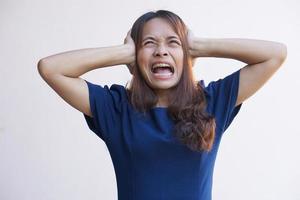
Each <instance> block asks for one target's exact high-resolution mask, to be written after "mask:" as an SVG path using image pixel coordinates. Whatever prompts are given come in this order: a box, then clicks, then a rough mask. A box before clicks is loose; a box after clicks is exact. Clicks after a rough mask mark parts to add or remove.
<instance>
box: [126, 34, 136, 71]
mask: <svg viewBox="0 0 300 200" xmlns="http://www.w3.org/2000/svg"><path fill="white" fill-rule="evenodd" d="M124 45H126V46H127V47H128V49H129V51H130V55H131V56H130V58H131V59H130V61H129V62H128V63H127V64H126V66H127V68H128V69H129V71H130V73H131V74H132V75H133V67H135V44H134V41H133V39H132V37H131V29H130V30H129V31H128V33H127V35H126V38H125V40H124Z"/></svg>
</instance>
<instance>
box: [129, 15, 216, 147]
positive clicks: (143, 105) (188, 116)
mask: <svg viewBox="0 0 300 200" xmlns="http://www.w3.org/2000/svg"><path fill="white" fill-rule="evenodd" d="M157 17H158V18H162V19H164V20H166V21H167V22H168V23H169V24H170V25H171V26H172V27H173V28H174V30H175V32H176V34H177V35H178V36H179V39H180V40H181V43H182V48H183V53H184V56H183V71H182V75H181V78H180V80H179V82H178V84H177V85H176V86H174V87H172V88H170V89H169V90H170V91H171V92H170V95H169V96H168V100H169V101H168V103H169V105H168V108H167V111H168V114H169V115H170V117H171V118H172V119H173V120H174V122H175V126H174V130H173V134H174V136H175V137H176V138H178V139H179V141H181V142H182V143H183V144H186V145H187V146H188V147H189V148H190V149H191V150H193V151H210V150H211V149H212V146H213V142H214V138H215V126H216V124H215V119H214V117H212V116H210V115H209V114H208V113H206V112H205V108H206V99H205V94H204V90H203V88H202V86H201V85H200V83H199V82H198V83H197V82H196V81H195V79H194V76H193V71H192V67H193V63H192V57H191V55H190V53H189V49H188V41H187V31H188V30H187V27H186V25H185V24H184V22H183V21H182V19H181V18H180V17H179V16H178V15H176V14H175V13H173V12H170V11H167V10H158V11H156V12H147V13H145V14H143V15H142V16H140V17H139V18H138V19H137V20H136V21H135V22H134V24H133V26H132V29H131V37H132V39H133V40H134V42H135V46H136V58H137V52H138V51H139V49H140V48H141V43H142V31H143V27H144V25H145V24H146V23H147V22H148V21H149V20H151V19H153V18H157ZM136 60H137V59H136ZM132 75H133V77H132V79H131V82H130V86H129V87H128V89H127V93H128V96H129V99H130V103H131V104H132V105H133V107H134V108H136V109H137V110H139V111H141V112H143V113H145V112H147V111H149V110H150V109H151V108H153V107H154V106H155V105H156V104H157V102H158V97H157V96H156V94H155V92H154V90H153V89H152V88H151V87H149V85H148V84H147V83H146V81H145V80H144V78H143V76H142V74H141V71H140V67H139V66H138V63H137V61H136V63H135V67H133V68H132ZM183 91H184V95H182V93H183Z"/></svg>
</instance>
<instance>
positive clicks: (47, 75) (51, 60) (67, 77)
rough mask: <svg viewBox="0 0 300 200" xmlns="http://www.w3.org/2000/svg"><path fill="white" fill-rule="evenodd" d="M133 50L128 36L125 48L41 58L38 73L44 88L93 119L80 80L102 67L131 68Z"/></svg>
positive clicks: (85, 84)
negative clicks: (47, 87)
mask: <svg viewBox="0 0 300 200" xmlns="http://www.w3.org/2000/svg"><path fill="white" fill-rule="evenodd" d="M134 59H135V47H134V43H133V41H132V39H131V38H130V36H129V35H127V37H126V39H125V44H123V45H119V46H113V47H99V48H87V49H79V50H73V51H67V52H62V53H59V54H55V55H52V56H48V57H45V58H42V59H41V60H39V62H38V65H37V66H38V71H39V73H40V75H41V77H42V78H43V79H44V80H45V81H46V82H47V84H48V85H49V86H50V87H51V88H52V89H53V90H54V91H55V92H56V93H57V94H58V95H59V96H60V97H61V98H63V99H64V100H65V101H66V102H67V103H68V104H70V105H71V106H73V107H74V108H76V109H77V110H79V111H81V112H83V113H85V114H86V115H88V116H90V117H92V113H91V110H90V105H89V92H88V87H87V83H86V82H85V81H84V80H83V79H81V78H80V77H79V76H81V75H82V74H84V73H86V72H88V71H91V70H94V69H97V68H102V67H108V66H113V65H120V64H126V65H128V64H130V63H132V62H134Z"/></svg>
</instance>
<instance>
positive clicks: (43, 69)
mask: <svg viewBox="0 0 300 200" xmlns="http://www.w3.org/2000/svg"><path fill="white" fill-rule="evenodd" d="M37 70H38V72H39V74H40V75H41V76H42V77H43V78H45V77H47V75H49V74H50V67H49V66H48V64H47V63H46V60H45V59H40V60H39V61H38V63H37Z"/></svg>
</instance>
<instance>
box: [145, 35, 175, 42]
mask: <svg viewBox="0 0 300 200" xmlns="http://www.w3.org/2000/svg"><path fill="white" fill-rule="evenodd" d="M148 39H150V40H155V37H153V36H147V37H145V38H144V39H143V40H142V42H144V41H145V40H148ZM170 39H177V40H179V38H178V37H177V36H175V35H171V36H168V37H167V40H170Z"/></svg>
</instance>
